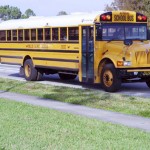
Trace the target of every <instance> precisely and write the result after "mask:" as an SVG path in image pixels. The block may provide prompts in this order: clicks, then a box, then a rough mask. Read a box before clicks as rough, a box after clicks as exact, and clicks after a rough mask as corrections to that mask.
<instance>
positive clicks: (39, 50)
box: [0, 48, 79, 53]
mask: <svg viewBox="0 0 150 150" xmlns="http://www.w3.org/2000/svg"><path fill="white" fill-rule="evenodd" d="M0 50H1V51H5V50H6V51H25V52H28V51H29V52H56V53H79V50H45V49H22V48H20V49H18V48H17V49H15V48H0Z"/></svg>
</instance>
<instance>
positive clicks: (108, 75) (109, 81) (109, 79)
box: [101, 64, 121, 92]
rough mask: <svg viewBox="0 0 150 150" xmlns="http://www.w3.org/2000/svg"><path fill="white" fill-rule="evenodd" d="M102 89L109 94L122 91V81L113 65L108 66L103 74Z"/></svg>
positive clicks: (103, 70)
mask: <svg viewBox="0 0 150 150" xmlns="http://www.w3.org/2000/svg"><path fill="white" fill-rule="evenodd" d="M101 83H102V87H103V89H104V90H105V91H107V92H115V91H117V90H119V89H120V86H121V79H120V78H119V77H118V74H117V71H116V69H115V67H114V65H113V64H106V65H105V66H104V67H103V69H102V72H101Z"/></svg>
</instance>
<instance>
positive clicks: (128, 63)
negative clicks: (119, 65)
mask: <svg viewBox="0 0 150 150" xmlns="http://www.w3.org/2000/svg"><path fill="white" fill-rule="evenodd" d="M123 64H124V66H131V61H124V62H123Z"/></svg>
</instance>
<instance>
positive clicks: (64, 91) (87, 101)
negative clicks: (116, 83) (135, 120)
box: [0, 79, 150, 117]
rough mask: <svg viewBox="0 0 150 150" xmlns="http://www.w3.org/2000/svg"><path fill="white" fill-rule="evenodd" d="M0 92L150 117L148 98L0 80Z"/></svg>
mask: <svg viewBox="0 0 150 150" xmlns="http://www.w3.org/2000/svg"><path fill="white" fill-rule="evenodd" d="M0 85H1V86H0V90H4V91H9V92H16V93H22V94H27V95H35V96H39V97H42V98H48V99H53V100H57V101H62V102H67V103H72V104H79V105H85V106H89V107H94V108H101V109H105V110H111V111H115V112H121V113H126V114H134V115H139V116H143V117H150V98H140V97H131V96H125V95H120V94H112V93H106V92H103V91H100V90H93V89H75V88H70V87H60V86H51V85H44V84H39V83H36V82H21V81H15V80H9V79H0Z"/></svg>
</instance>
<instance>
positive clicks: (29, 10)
mask: <svg viewBox="0 0 150 150" xmlns="http://www.w3.org/2000/svg"><path fill="white" fill-rule="evenodd" d="M30 16H36V15H35V13H34V12H33V10H32V9H30V8H29V9H27V10H26V11H25V13H24V14H23V15H22V17H21V18H29V17H30Z"/></svg>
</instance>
